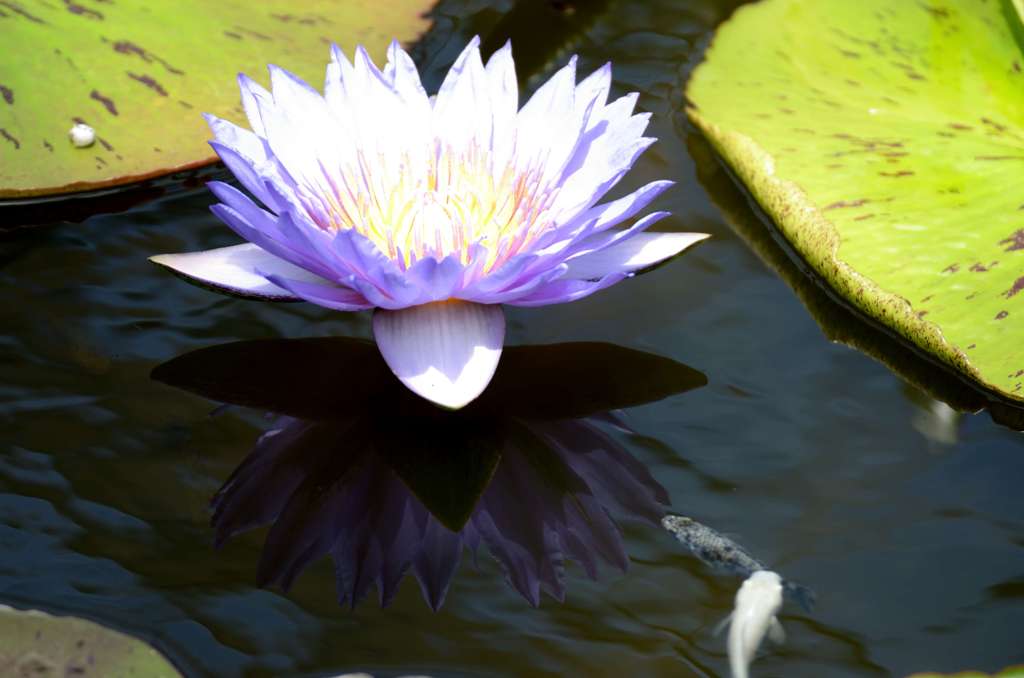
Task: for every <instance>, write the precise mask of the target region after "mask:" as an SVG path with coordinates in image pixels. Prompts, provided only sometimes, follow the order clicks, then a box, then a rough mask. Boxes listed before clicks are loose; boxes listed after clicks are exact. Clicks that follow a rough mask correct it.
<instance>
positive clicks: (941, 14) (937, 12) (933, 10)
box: [917, 2, 949, 19]
mask: <svg viewBox="0 0 1024 678" xmlns="http://www.w3.org/2000/svg"><path fill="white" fill-rule="evenodd" d="M917 4H919V5H920V6H921V9H923V10H924V11H926V12H928V13H929V14H931V15H932V16H933V17H935V18H936V19H948V18H949V10H948V9H946V8H945V7H933V6H931V5H928V4H925V3H923V2H919V3H917Z"/></svg>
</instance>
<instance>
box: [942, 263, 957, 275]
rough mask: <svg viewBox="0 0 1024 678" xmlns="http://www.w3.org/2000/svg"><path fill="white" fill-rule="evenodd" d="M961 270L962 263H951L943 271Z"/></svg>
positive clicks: (953, 271) (954, 271)
mask: <svg viewBox="0 0 1024 678" xmlns="http://www.w3.org/2000/svg"><path fill="white" fill-rule="evenodd" d="M959 270H960V264H950V265H949V266H947V267H946V268H944V269H942V272H943V273H956V272H957V271H959Z"/></svg>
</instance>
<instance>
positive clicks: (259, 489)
mask: <svg viewBox="0 0 1024 678" xmlns="http://www.w3.org/2000/svg"><path fill="white" fill-rule="evenodd" d="M153 378H154V379H155V380H157V381H160V382H163V383H166V384H169V385H171V386H176V387H178V388H183V389H185V390H188V391H191V392H194V393H198V394H200V395H203V396H205V397H208V398H211V399H213V400H218V401H222V402H228V403H234V404H239V405H244V406H247V407H255V408H260V409H267V410H272V411H274V412H276V413H278V414H279V415H280V416H279V418H278V419H277V420H276V421H275V423H274V424H273V425H272V427H271V429H270V430H269V431H267V432H266V433H264V434H263V435H262V436H261V437H260V438H259V440H258V441H257V442H256V444H255V446H254V447H253V449H252V450H251V451H250V452H249V454H248V456H247V457H246V458H245V460H244V461H243V462H242V463H241V464H240V465H239V466H238V468H237V469H236V470H235V471H234V472H233V473H232V474H231V476H230V478H228V480H227V481H226V482H225V483H224V485H223V487H222V488H221V489H220V490H219V491H218V492H217V494H216V496H215V497H214V499H213V502H212V508H213V520H212V523H213V527H214V530H215V532H216V541H217V543H218V544H223V543H224V542H225V541H226V540H227V539H229V538H231V537H232V536H234V535H236V534H239V533H241V532H244V531H247V530H250V529H253V528H255V527H259V526H262V525H272V527H271V529H270V532H269V535H268V536H267V540H266V543H265V545H264V549H263V554H262V557H261V560H260V564H259V571H258V577H257V578H258V580H259V583H260V584H261V585H267V584H275V583H276V584H280V585H281V586H282V587H283V588H285V589H287V588H289V587H290V586H291V585H292V583H293V582H294V581H295V579H296V577H298V575H299V574H300V573H301V572H302V571H303V570H304V569H305V568H306V567H307V566H308V565H309V564H310V563H311V562H313V561H314V560H316V559H318V558H320V557H322V556H325V555H329V556H330V557H331V558H332V559H333V561H334V565H335V573H336V579H337V591H338V599H339V602H340V603H341V604H343V605H344V604H348V605H351V606H353V607H354V606H355V605H356V603H358V602H359V601H360V600H362V599H363V598H365V597H366V596H367V594H368V593H369V589H370V587H371V586H372V585H376V588H377V591H378V594H379V599H380V602H381V604H382V605H387V604H388V603H390V602H391V600H392V599H393V597H394V595H395V593H396V592H397V590H398V587H399V584H400V583H401V580H402V578H403V577H404V575H405V574H406V573H407V572H409V571H410V570H411V572H412V573H413V574H414V576H415V577H416V579H417V581H418V582H419V585H420V589H421V591H422V592H423V596H424V598H425V599H426V601H427V602H428V604H429V605H430V606H431V607H432V608H433V609H435V610H436V609H438V608H439V607H440V606H441V605H442V604H443V602H444V599H445V596H446V594H447V591H448V588H449V585H450V583H451V581H452V578H453V577H454V575H455V572H456V569H457V568H458V566H459V562H460V560H461V558H462V553H463V551H464V549H466V548H468V549H470V550H471V551H472V552H473V553H474V554H475V553H476V552H477V551H478V550H479V547H480V546H481V545H483V546H486V548H487V550H488V551H489V552H490V553H491V555H492V556H493V557H494V558H495V559H496V560H497V561H498V562H499V563H500V565H501V568H502V571H503V572H504V575H505V578H506V580H507V581H508V582H509V584H510V585H511V586H512V587H513V588H515V590H516V591H518V592H519V593H520V594H521V595H522V596H523V597H524V598H526V599H527V600H528V601H529V602H530V604H532V605H534V606H536V605H539V603H540V593H541V591H543V592H545V593H547V594H548V595H550V596H551V597H553V598H555V599H556V600H559V601H561V600H563V599H564V597H565V566H566V562H567V561H569V560H572V561H575V562H577V563H578V564H579V565H580V566H582V568H583V570H584V571H585V572H586V574H587V575H588V576H589V577H590V578H592V579H596V578H597V576H598V566H599V564H601V563H603V564H604V565H607V566H612V567H614V568H616V569H619V570H621V571H625V570H626V569H627V567H628V563H629V558H628V556H627V554H626V552H625V548H624V545H623V541H622V537H621V535H620V533H619V531H618V528H617V527H616V525H615V524H614V523H613V522H612V521H611V518H610V515H611V514H614V515H617V516H619V517H623V518H633V519H641V520H644V521H647V522H649V523H652V524H654V525H657V523H658V521H659V519H660V518H661V516H662V515H663V513H664V509H665V507H666V506H667V505H668V502H669V497H668V493H667V492H666V490H665V489H664V488H663V487H662V486H661V485H660V484H659V483H658V482H657V481H656V480H654V478H653V477H652V476H651V474H650V472H649V471H648V470H647V468H646V467H645V466H644V465H643V464H641V463H640V462H639V461H638V460H637V459H635V458H634V457H633V456H632V455H631V454H630V453H629V452H628V451H627V450H626V449H625V448H624V447H623V446H622V445H621V444H620V443H618V442H616V441H615V439H614V438H613V437H611V436H609V435H607V434H606V433H605V432H604V431H603V430H602V429H603V428H604V427H605V426H609V425H610V426H619V427H620V428H621V427H623V426H624V424H622V423H621V421H620V420H619V419H618V417H617V415H615V414H614V413H613V411H614V410H617V409H619V408H623V407H630V406H633V405H639V404H643V403H647V402H652V401H655V400H660V399H662V398H665V397H669V396H673V395H676V394H680V393H683V392H685V391H688V390H691V389H695V388H699V387H701V386H704V385H705V384H706V383H707V380H706V378H705V377H704V375H703V374H702V373H701V372H698V371H697V370H694V369H691V368H689V367H686V366H685V365H682V364H680V363H678V362H675V361H673V360H669V359H667V358H662V357H659V356H655V355H652V354H649V353H644V352H640V351H635V350H631V349H626V348H622V347H619V346H614V345H611V344H601V343H570V344H556V345H547V346H521V347H512V348H508V349H506V350H505V353H504V356H503V359H502V362H501V363H500V366H499V368H498V372H497V374H496V375H495V378H494V381H493V383H492V384H491V387H490V388H489V389H488V390H487V391H486V392H485V393H484V395H483V396H482V397H481V398H480V399H478V400H477V401H475V402H474V403H472V404H471V405H470V406H469V407H467V408H465V409H464V410H461V411H458V412H447V411H443V410H439V409H437V408H435V407H434V406H433V405H431V404H429V403H427V402H426V401H424V400H422V399H420V398H419V397H417V396H415V395H413V394H412V393H411V392H409V391H408V390H406V389H405V388H404V387H403V386H402V385H401V384H400V383H399V382H398V381H397V380H396V379H395V378H394V377H393V376H392V375H391V374H390V372H389V371H388V368H387V365H386V364H385V363H384V361H383V360H382V359H381V357H380V354H379V352H378V351H377V349H376V347H375V346H374V345H373V343H372V342H368V341H364V340H359V339H348V338H328V339H294V340H257V341H243V342H234V343H229V344H223V345H219V346H214V347H210V348H206V349H200V350H197V351H192V352H190V353H187V354H185V355H182V356H180V357H178V358H174V359H172V360H170V361H168V362H166V363H164V364H162V365H160V366H158V367H157V368H155V369H154V370H153Z"/></svg>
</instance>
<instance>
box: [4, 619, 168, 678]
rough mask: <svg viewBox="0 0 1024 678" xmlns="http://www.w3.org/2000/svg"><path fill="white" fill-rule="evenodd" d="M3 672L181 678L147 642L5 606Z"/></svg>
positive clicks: (88, 624)
mask: <svg viewBox="0 0 1024 678" xmlns="http://www.w3.org/2000/svg"><path fill="white" fill-rule="evenodd" d="M0 673H2V674H3V675H5V676H38V677H41V678H42V677H45V676H107V677H109V678H128V677H129V676H139V677H142V676H145V677H146V678H179V676H181V674H180V673H178V671H177V670H176V669H175V668H174V667H173V666H172V665H171V663H170V662H168V661H167V660H166V659H164V657H163V656H162V655H161V654H160V653H159V652H157V651H156V650H154V649H153V648H151V647H150V646H148V645H146V644H145V643H144V642H142V641H141V640H137V639H135V638H132V637H131V636H127V635H125V634H123V633H120V632H118V631H113V630H111V629H108V628H104V627H103V626H100V625H99V624H96V623H94V622H91V621H88V620H86V619H80V618H78V617H55V616H52V615H49V614H46V613H44V612H39V611H36V610H15V609H13V608H10V607H6V606H3V605H0Z"/></svg>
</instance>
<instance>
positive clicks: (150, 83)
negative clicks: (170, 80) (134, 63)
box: [128, 73, 167, 97]
mask: <svg viewBox="0 0 1024 678" xmlns="http://www.w3.org/2000/svg"><path fill="white" fill-rule="evenodd" d="M128 77H129V78H131V79H132V80H134V81H135V82H141V83H142V84H143V85H145V86H146V87H148V88H149V89H151V90H153V91H154V92H156V93H157V94H159V95H160V96H162V97H165V96H167V90H165V89H164V88H163V87H161V86H160V83H158V82H157V81H156V80H154V79H153V78H151V77H150V76H148V75H139V74H138V73H128Z"/></svg>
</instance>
